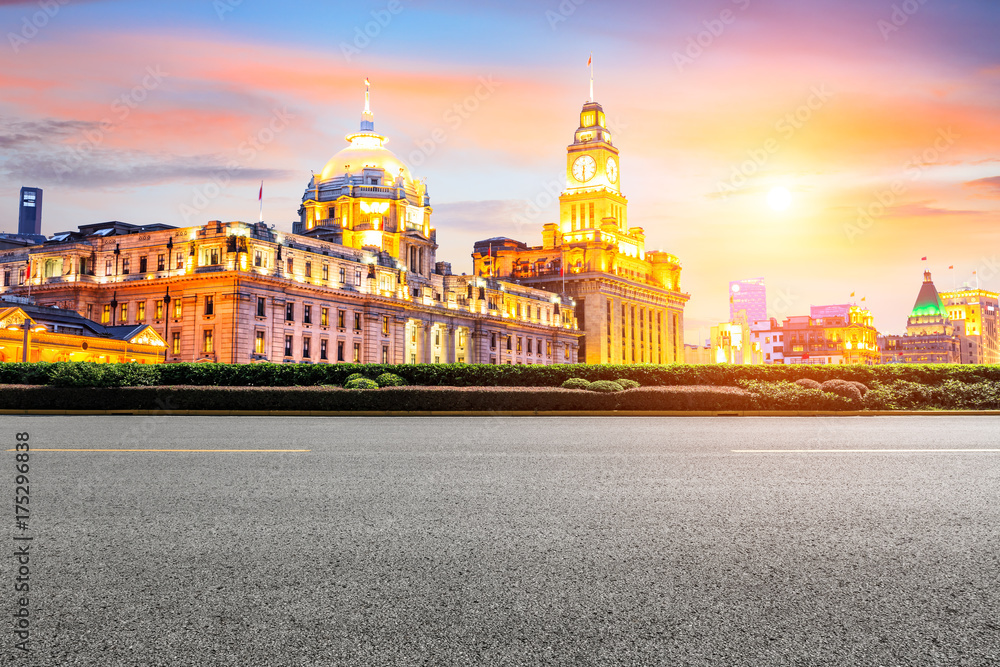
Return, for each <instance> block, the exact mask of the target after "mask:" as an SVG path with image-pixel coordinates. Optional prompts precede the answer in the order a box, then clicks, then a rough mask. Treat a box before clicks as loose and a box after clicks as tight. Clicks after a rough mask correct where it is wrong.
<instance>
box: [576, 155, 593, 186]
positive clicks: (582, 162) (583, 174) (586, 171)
mask: <svg viewBox="0 0 1000 667" xmlns="http://www.w3.org/2000/svg"><path fill="white" fill-rule="evenodd" d="M596 173H597V163H596V162H594V158H592V157H590V156H589V155H584V156H582V157H578V158H577V159H576V162H574V163H573V178H575V179H576V180H578V181H580V182H581V183H586V182H587V181H589V180H590V179H592V178H593V177H594V174H596Z"/></svg>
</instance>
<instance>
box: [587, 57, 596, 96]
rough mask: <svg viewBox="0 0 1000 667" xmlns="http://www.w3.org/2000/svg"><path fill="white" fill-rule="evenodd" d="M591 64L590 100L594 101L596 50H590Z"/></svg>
mask: <svg viewBox="0 0 1000 667" xmlns="http://www.w3.org/2000/svg"><path fill="white" fill-rule="evenodd" d="M587 64H588V65H590V101H591V102H593V101H594V52H593V51H591V52H590V60H588V61H587Z"/></svg>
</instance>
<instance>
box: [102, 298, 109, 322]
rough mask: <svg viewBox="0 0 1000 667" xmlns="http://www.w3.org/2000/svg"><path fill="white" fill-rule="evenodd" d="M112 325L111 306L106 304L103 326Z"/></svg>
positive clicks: (103, 312) (103, 313) (103, 311)
mask: <svg viewBox="0 0 1000 667" xmlns="http://www.w3.org/2000/svg"><path fill="white" fill-rule="evenodd" d="M110 323H111V304H110V303H106V304H104V310H102V311H101V324H110Z"/></svg>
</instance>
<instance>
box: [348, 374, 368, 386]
mask: <svg viewBox="0 0 1000 667" xmlns="http://www.w3.org/2000/svg"><path fill="white" fill-rule="evenodd" d="M362 378H363V379H365V380H370V379H371V378H369V377H368V376H367V375H365V374H364V373H351V374H350V375H348V376H347V377H346V378H344V386H345V387H346V386H347V383H348V382H351V381H352V380H359V379H362Z"/></svg>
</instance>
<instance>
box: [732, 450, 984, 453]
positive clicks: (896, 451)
mask: <svg viewBox="0 0 1000 667" xmlns="http://www.w3.org/2000/svg"><path fill="white" fill-rule="evenodd" d="M730 451H732V452H733V453H736V454H914V453H916V454H950V453H972V452H975V453H981V452H986V453H994V454H995V453H1000V449H733V450H730Z"/></svg>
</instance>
